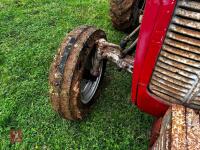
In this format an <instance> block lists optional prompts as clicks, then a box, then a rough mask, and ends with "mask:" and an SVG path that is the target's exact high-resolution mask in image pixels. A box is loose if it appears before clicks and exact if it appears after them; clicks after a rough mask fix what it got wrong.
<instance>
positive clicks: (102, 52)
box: [94, 39, 134, 73]
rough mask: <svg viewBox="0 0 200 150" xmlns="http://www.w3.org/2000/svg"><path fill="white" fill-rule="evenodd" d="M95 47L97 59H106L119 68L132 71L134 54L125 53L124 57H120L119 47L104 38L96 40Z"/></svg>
mask: <svg viewBox="0 0 200 150" xmlns="http://www.w3.org/2000/svg"><path fill="white" fill-rule="evenodd" d="M97 49H98V54H99V59H108V60H110V61H111V62H113V63H115V64H116V65H117V66H118V67H119V68H121V69H125V70H127V71H128V72H130V73H132V70H133V64H134V56H128V55H127V56H126V57H125V58H122V53H121V48H120V47H119V46H118V45H115V44H112V43H109V42H107V41H106V40H105V39H100V40H98V41H97ZM94 72H95V71H94Z"/></svg>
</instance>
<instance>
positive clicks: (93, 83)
mask: <svg viewBox="0 0 200 150" xmlns="http://www.w3.org/2000/svg"><path fill="white" fill-rule="evenodd" d="M95 59H96V58H95V55H94V56H93V57H92V58H91V60H92V61H91V66H90V69H91V67H93V65H94V60H95ZM102 72H103V62H100V65H99V75H98V76H97V77H95V79H91V78H89V79H85V78H83V79H82V80H81V102H82V103H83V104H88V103H89V102H90V101H91V100H92V98H93V96H94V95H95V93H96V91H97V88H98V86H99V83H100V80H101V76H102ZM90 76H91V74H90Z"/></svg>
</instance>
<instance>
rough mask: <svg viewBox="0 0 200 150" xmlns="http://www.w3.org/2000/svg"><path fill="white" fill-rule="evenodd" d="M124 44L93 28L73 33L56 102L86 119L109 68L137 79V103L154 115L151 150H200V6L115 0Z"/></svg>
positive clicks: (56, 84) (61, 58)
mask: <svg viewBox="0 0 200 150" xmlns="http://www.w3.org/2000/svg"><path fill="white" fill-rule="evenodd" d="M110 6H111V11H110V15H111V18H112V23H113V26H114V27H115V28H116V29H119V30H122V31H125V32H130V31H132V32H131V33H130V34H129V35H128V36H127V37H125V38H124V39H123V40H122V41H121V43H120V44H119V45H116V44H113V43H109V42H108V41H107V40H106V34H105V33H104V31H102V30H100V29H96V28H94V27H91V26H81V27H78V28H76V29H75V30H73V31H71V32H70V33H69V34H68V35H67V36H66V37H65V39H64V40H63V42H62V44H61V46H60V48H59V49H58V52H57V54H56V56H55V58H54V61H53V63H52V65H51V69H50V74H49V81H50V87H51V89H50V97H51V103H52V106H53V108H54V110H55V111H56V112H58V113H59V114H60V115H61V116H62V117H64V118H65V119H70V120H81V119H83V118H84V117H85V115H86V114H87V113H88V112H89V110H90V108H91V106H92V105H93V104H94V102H95V100H96V98H97V97H96V96H97V94H98V93H99V92H98V90H99V86H100V85H101V81H102V78H103V76H104V71H105V67H106V62H107V61H112V62H113V63H115V64H116V65H117V66H118V67H119V68H120V69H125V70H127V71H128V72H130V73H131V74H132V93H131V94H132V102H133V104H135V105H136V106H137V107H138V108H139V109H140V110H141V111H143V112H146V113H148V114H151V115H152V116H154V117H155V118H157V119H156V121H155V122H154V124H153V128H152V134H151V140H150V144H149V149H156V150H158V149H162V150H164V149H181V150H182V149H190V150H191V149H200V113H199V110H200V1H199V0H147V1H145V0H110Z"/></svg>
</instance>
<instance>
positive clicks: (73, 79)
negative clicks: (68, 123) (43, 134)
mask: <svg viewBox="0 0 200 150" xmlns="http://www.w3.org/2000/svg"><path fill="white" fill-rule="evenodd" d="M100 38H106V35H105V33H104V32H103V31H102V30H99V29H95V28H93V27H90V26H82V27H79V28H77V29H75V30H73V31H72V32H70V33H69V34H68V35H67V36H66V37H65V39H64V41H63V42H62V44H61V46H60V48H59V49H58V51H57V54H56V56H55V58H54V61H53V63H52V65H51V68H50V73H49V84H50V100H51V104H52V106H53V109H54V110H55V111H56V112H58V113H59V114H60V115H61V116H62V117H63V118H65V119H70V120H81V119H83V118H84V117H85V115H86V114H87V113H88V112H89V110H90V107H91V106H92V104H93V103H94V100H95V99H96V96H97V94H98V93H99V92H98V90H99V89H100V84H101V82H102V78H103V74H104V69H105V61H104V60H102V62H101V63H100V67H99V75H98V76H92V75H91V74H90V69H91V67H92V65H93V60H94V59H95V53H96V47H95V42H96V41H97V40H98V39H100Z"/></svg>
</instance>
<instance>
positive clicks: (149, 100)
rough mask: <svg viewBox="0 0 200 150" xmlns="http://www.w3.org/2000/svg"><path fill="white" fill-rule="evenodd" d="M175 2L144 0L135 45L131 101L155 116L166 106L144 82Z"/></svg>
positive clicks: (155, 56)
mask: <svg viewBox="0 0 200 150" xmlns="http://www.w3.org/2000/svg"><path fill="white" fill-rule="evenodd" d="M175 5H176V0H147V2H146V6H145V12H144V16H143V21H142V25H141V29H140V33H139V40H138V44H137V49H136V55H135V62H134V71H133V80H132V101H133V103H135V104H136V105H137V106H138V108H139V109H140V110H141V111H144V112H146V113H148V114H151V115H153V116H156V117H160V116H163V115H164V113H165V112H166V110H167V109H168V106H167V105H166V104H163V103H161V102H160V101H159V98H158V97H156V96H154V95H152V94H151V93H150V92H149V89H148V84H149V82H150V79H151V76H152V73H153V69H154V66H155V63H156V61H157V58H158V55H159V52H160V49H161V47H162V43H163V41H164V38H165V34H166V31H167V29H168V26H169V23H170V21H171V18H172V16H173V12H174V8H175Z"/></svg>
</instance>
